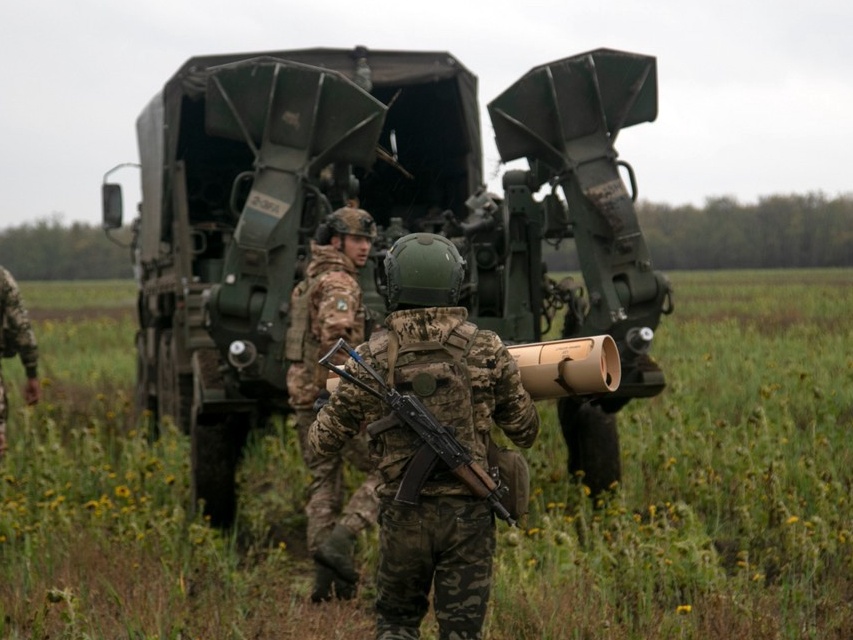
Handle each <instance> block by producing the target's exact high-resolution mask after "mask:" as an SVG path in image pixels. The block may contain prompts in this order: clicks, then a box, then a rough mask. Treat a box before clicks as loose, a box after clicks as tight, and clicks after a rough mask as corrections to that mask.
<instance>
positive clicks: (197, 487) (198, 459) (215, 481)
mask: <svg viewBox="0 0 853 640" xmlns="http://www.w3.org/2000/svg"><path fill="white" fill-rule="evenodd" d="M251 422H252V414H250V413H233V414H213V415H210V416H197V415H194V416H193V420H192V424H191V427H190V449H191V456H192V474H191V475H192V478H191V480H192V483H191V484H192V492H191V493H192V505H191V510H192V511H193V512H195V510H196V509H197V508H198V504H199V501H200V500H202V501H204V507H203V508H204V515H205V516H207V517H209V518H210V523H211V524H212V525H213V526H215V527H221V528H227V527H230V526H231V525H232V524H233V523H234V518H235V516H236V512H237V483H236V478H235V473H236V471H237V463H238V461H239V460H240V456H241V453H242V450H243V446H244V445H245V444H246V437H247V435H248V432H249V427H250V425H251Z"/></svg>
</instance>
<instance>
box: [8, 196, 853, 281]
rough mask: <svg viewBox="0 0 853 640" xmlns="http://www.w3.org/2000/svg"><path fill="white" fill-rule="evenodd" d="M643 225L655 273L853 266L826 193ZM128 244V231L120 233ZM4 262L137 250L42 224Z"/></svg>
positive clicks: (94, 262) (559, 258)
mask: <svg viewBox="0 0 853 640" xmlns="http://www.w3.org/2000/svg"><path fill="white" fill-rule="evenodd" d="M637 215H638V218H639V221H640V226H641V227H642V229H643V233H644V235H645V238H646V243H647V244H648V247H649V252H650V254H651V257H652V263H653V265H654V268H656V269H660V270H663V271H666V270H691V269H703V270H704V269H792V268H808V267H850V266H853V196H842V197H837V198H834V199H830V198H827V197H826V196H824V195H823V194H820V193H811V194H808V195H786V196H771V197H766V198H762V199H761V200H759V201H758V203H757V204H749V205H743V204H740V203H738V202H737V200H735V199H732V198H711V199H708V200H707V201H706V203H705V206H704V207H702V208H697V207H692V206H684V207H672V206H669V205H666V204H655V203H650V202H644V201H641V202H640V203H638V205H637ZM115 235H116V236H117V237H118V238H119V239H120V240H121V241H122V242H124V243H125V244H126V243H127V241H128V239H129V236H130V233H129V230H128V229H127V228H125V229H121V230H119V231H118V233H117V234H115ZM546 260H547V262H548V266H549V268H550V269H551V270H554V271H568V270H576V269H577V268H578V264H577V258H576V255H575V252H574V250H573V242H572V241H571V240H566V241H563V242H562V243H561V244H560V246H559V249H558V250H557V251H553V250H548V251H546ZM0 264H2V265H3V266H5V267H6V268H7V269H9V270H10V271H11V272H12V273H13V274H14V275H15V277H16V278H17V279H18V280H97V279H122V278H131V277H132V275H133V272H132V269H131V264H130V250H129V249H128V248H127V247H126V246H125V247H123V246H120V245H119V244H117V243H115V242H112V241H110V239H109V238H108V237H107V236H106V234H105V233H104V231H103V230H102V229H101V228H100V227H99V226H90V225H85V224H80V223H74V224H72V225H70V226H66V225H63V224H62V222H61V219H59V218H57V217H54V218H53V219H44V220H39V221H37V222H34V223H28V224H25V225H22V226H19V227H12V228H8V229H5V230H3V231H0Z"/></svg>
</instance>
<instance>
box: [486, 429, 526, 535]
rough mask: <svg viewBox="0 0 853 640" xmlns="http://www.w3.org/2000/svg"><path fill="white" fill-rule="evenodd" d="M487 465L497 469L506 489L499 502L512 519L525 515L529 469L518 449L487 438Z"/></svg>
mask: <svg viewBox="0 0 853 640" xmlns="http://www.w3.org/2000/svg"><path fill="white" fill-rule="evenodd" d="M488 456H489V467H490V468H491V469H497V473H498V477H499V478H500V482H501V484H502V485H503V486H504V487H506V488H507V489H508V490H507V491H506V493H505V494H504V496H503V497H502V498H501V504H502V505H503V506H504V507H505V508H506V510H507V511H509V514H510V515H511V516H512V517H513V519H515V520H518V519H519V518H521V517H522V516H525V515H527V512H528V510H529V508H530V469H529V468H528V466H527V459H526V458H525V457H524V456H523V455H522V454H521V452H520V451H516V450H515V449H507V448H505V447H499V446H498V445H496V444H495V442H494V441H493V440H491V439H489V454H488Z"/></svg>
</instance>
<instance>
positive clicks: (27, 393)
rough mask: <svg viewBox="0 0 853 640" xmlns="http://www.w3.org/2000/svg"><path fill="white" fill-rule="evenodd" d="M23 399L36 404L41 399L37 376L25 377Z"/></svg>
mask: <svg viewBox="0 0 853 640" xmlns="http://www.w3.org/2000/svg"><path fill="white" fill-rule="evenodd" d="M24 399H25V400H26V402H27V404H29V405H33V404H37V403H38V401H39V400H41V384H40V383H39V380H38V378H27V384H26V385H25V386H24Z"/></svg>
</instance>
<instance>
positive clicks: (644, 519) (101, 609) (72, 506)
mask: <svg viewBox="0 0 853 640" xmlns="http://www.w3.org/2000/svg"><path fill="white" fill-rule="evenodd" d="M669 275H670V278H671V280H672V282H673V285H674V288H675V313H674V314H673V315H671V316H668V317H665V318H664V319H663V322H662V324H661V326H660V327H659V328H658V331H657V336H656V338H655V344H654V348H653V354H654V356H655V359H656V360H657V361H658V362H659V364H660V365H661V367H662V368H663V370H664V371H665V373H666V375H667V380H668V386H667V389H666V390H665V391H664V393H663V394H661V395H660V396H658V397H656V398H653V399H650V400H638V401H634V402H632V403H630V404H629V405H628V406H627V407H626V408H625V409H624V410H623V411H622V412H621V413H620V419H619V420H620V422H619V432H620V439H621V447H622V468H623V482H622V485H621V486H619V487H615V488H614V490H613V492H612V493H611V494H610V495H609V496H607V497H606V499H604V500H602V501H600V502H598V503H597V504H593V503H592V501H591V500H590V499H589V498H588V497H586V495H585V492H584V487H583V486H582V484H579V483H578V482H577V481H576V480H577V479H572V478H569V477H568V476H567V471H566V448H565V445H564V443H563V440H562V436H561V435H560V428H559V425H558V424H557V422H556V416H555V411H554V407H553V404H552V403H550V402H543V403H540V410H541V414H542V417H543V432H542V436H541V438H540V440H539V441H538V442H537V444H536V445H535V446H534V448H533V449H532V450H531V451H530V453H529V456H528V459H529V461H530V464H531V468H532V476H533V479H532V484H533V486H532V494H533V504H532V505H531V506H532V509H531V514H530V517H529V520H528V522H527V523H526V526H525V527H524V528H523V529H520V530H516V529H510V528H508V527H507V526H506V525H505V524H504V523H498V540H499V544H498V555H497V558H496V571H495V584H494V588H493V594H492V603H491V607H490V616H489V620H488V633H487V637H488V638H491V639H493V640H509V639H512V640H517V639H519V638H546V639H554V640H556V639H561V638H583V639H595V638H602V639H604V638H606V639H609V640H619V639H622V638H691V639H696V640H699V639H705V638H719V639H723V638H726V639H727V638H756V639H778V638H786V639H787V638H791V639H794V638H796V639H800V638H814V639H824V638H837V639H838V640H842V639H847V638H851V637H853V504H851V500H853V447H851V434H853V355H851V351H850V348H849V345H850V344H851V343H853V322H851V319H850V314H851V311H853V272H851V271H850V270H815V271H811V270H810V271H751V272H741V271H737V272H730V271H722V272H702V273H698V272H676V273H671V274H669ZM21 287H22V291H23V295H24V297H25V299H26V301H27V302H28V306H29V307H30V310H31V315H32V317H33V319H34V325H35V329H36V332H37V335H38V338H39V343H40V348H41V351H42V364H41V367H40V374H41V377H42V381H43V386H44V399H43V401H42V403H41V404H40V405H38V406H37V407H35V408H24V407H22V402H21V400H20V396H19V393H18V391H17V388H19V387H20V385H21V383H22V381H23V372H22V370H21V367H20V364H19V363H17V362H14V361H6V362H5V363H4V366H3V372H4V376H5V377H6V379H7V381H8V382H9V384H10V386H12V387H15V388H12V389H11V390H10V396H11V397H10V399H11V403H12V409H11V415H10V424H9V438H10V450H9V452H8V454H7V457H6V459H5V461H4V462H3V463H2V467H0V475H2V480H3V481H2V483H0V563H2V564H0V638H10V639H15V640H17V639H23V638H31V639H38V640H46V639H47V638H51V639H58V638H68V639H75V640H76V639H90V638H91V639H94V638H98V639H101V638H103V639H113V638H133V639H146V640H147V639H154V638H157V639H161V638H162V639H166V638H168V639H175V640H177V639H182V640H183V639H193V640H195V639H198V640H213V639H220V638H221V639H228V640H232V639H233V640H237V639H242V638H291V637H299V638H300V639H301V640H310V639H312V638H355V639H360V638H371V637H372V616H373V614H372V610H371V604H372V597H373V581H372V576H371V568H372V566H373V564H374V563H375V559H376V538H375V532H374V533H373V534H370V535H366V536H364V537H363V538H362V540H361V541H360V546H359V559H360V561H361V564H362V567H363V575H364V578H363V583H362V585H361V589H360V592H359V597H358V598H357V599H356V600H354V601H352V602H345V603H330V604H327V605H322V606H317V605H312V604H311V603H310V601H309V598H308V593H309V590H310V584H311V575H310V565H309V564H308V563H307V561H306V559H305V557H304V553H303V543H302V536H303V534H304V530H303V528H304V516H303V515H302V511H301V509H302V500H303V492H304V488H305V482H306V474H305V471H304V469H303V468H302V466H301V462H300V456H299V454H298V452H297V450H296V443H295V438H294V433H293V431H292V429H290V427H289V426H288V425H287V424H285V423H284V422H283V421H282V420H280V419H279V420H274V421H273V423H272V424H271V425H269V427H268V428H266V429H264V430H259V431H258V432H257V434H256V435H255V437H253V438H252V439H251V441H250V443H249V446H248V448H247V451H246V456H245V460H244V462H243V465H242V467H241V470H240V476H239V480H240V486H241V498H240V515H239V521H238V526H237V527H236V530H235V531H233V532H230V533H228V534H223V533H221V532H219V531H215V530H212V529H211V528H210V527H209V526H208V525H207V523H205V522H204V521H203V520H200V519H198V518H197V517H192V516H190V515H189V511H188V504H187V502H188V495H189V443H188V441H187V439H186V437H185V436H183V435H180V434H178V433H177V432H176V430H175V429H173V428H170V425H168V424H167V425H164V427H163V429H162V431H163V436H162V437H161V438H160V439H159V440H158V441H156V442H153V443H151V442H149V441H148V439H147V438H146V437H145V434H144V433H142V432H141V431H139V430H137V429H135V428H134V427H135V425H134V418H133V408H132V397H133V379H134V371H135V355H134V353H133V335H134V331H135V327H134V321H133V318H134V316H133V306H134V285H133V283H132V282H109V283H101V282H83V283H80V282H74V283H34V282H24V283H21ZM350 481H351V482H353V483H354V482H356V481H357V478H356V477H355V476H353V477H351V478H350ZM424 637H425V638H427V639H430V638H435V637H436V636H435V628H434V625H433V624H432V623H431V622H429V621H428V624H427V625H426V627H425V630H424Z"/></svg>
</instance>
